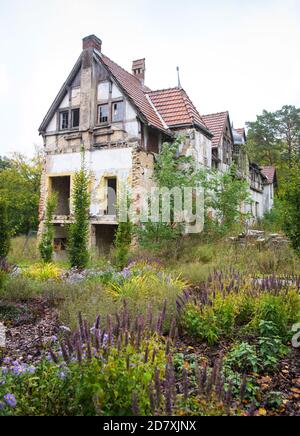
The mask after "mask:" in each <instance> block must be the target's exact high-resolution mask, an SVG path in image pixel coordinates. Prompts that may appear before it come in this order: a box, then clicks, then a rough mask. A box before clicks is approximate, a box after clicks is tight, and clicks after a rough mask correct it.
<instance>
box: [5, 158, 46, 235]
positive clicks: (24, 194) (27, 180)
mask: <svg viewBox="0 0 300 436" xmlns="http://www.w3.org/2000/svg"><path fill="white" fill-rule="evenodd" d="M41 172H42V157H41V155H39V154H37V156H36V157H35V158H34V159H31V160H26V158H25V157H24V156H22V155H18V154H15V155H14V156H13V158H12V159H10V160H9V163H8V164H7V165H4V166H2V168H0V196H1V198H3V200H5V201H6V203H7V208H8V219H9V228H10V229H11V233H12V234H17V235H18V234H27V233H28V231H29V230H36V229H37V227H38V205H39V198H40V180H41Z"/></svg>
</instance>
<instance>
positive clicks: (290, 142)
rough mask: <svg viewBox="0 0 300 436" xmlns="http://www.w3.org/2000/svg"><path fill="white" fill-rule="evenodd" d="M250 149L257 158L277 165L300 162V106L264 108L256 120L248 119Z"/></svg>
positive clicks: (267, 163) (254, 158)
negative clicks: (272, 110) (276, 109)
mask: <svg viewBox="0 0 300 436" xmlns="http://www.w3.org/2000/svg"><path fill="white" fill-rule="evenodd" d="M247 126H248V128H249V131H248V149H249V154H250V157H251V159H252V160H253V161H255V162H257V163H259V164H262V165H271V166H272V165H276V164H280V165H281V163H282V161H283V162H284V161H285V162H288V164H289V166H291V165H292V162H293V160H294V159H296V160H297V161H298V162H299V161H300V109H298V108H296V107H295V106H288V105H286V106H283V107H282V108H281V109H280V110H278V111H276V112H267V111H263V114H262V115H259V116H258V117H257V120H256V121H255V122H248V123H247Z"/></svg>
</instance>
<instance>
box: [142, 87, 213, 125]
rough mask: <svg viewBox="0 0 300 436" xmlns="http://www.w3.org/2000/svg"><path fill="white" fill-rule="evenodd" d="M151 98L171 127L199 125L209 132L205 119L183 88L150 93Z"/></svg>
mask: <svg viewBox="0 0 300 436" xmlns="http://www.w3.org/2000/svg"><path fill="white" fill-rule="evenodd" d="M149 97H150V99H151V101H152V103H153V104H154V106H155V107H156V109H157V110H158V112H159V113H160V115H161V116H162V118H163V120H164V122H165V123H166V124H167V125H168V126H169V127H173V128H174V127H176V126H179V125H185V124H187V125H194V124H197V125H199V126H200V127H201V128H203V129H205V130H208V128H207V126H206V124H205V122H204V120H203V118H202V117H201V115H200V114H199V112H198V111H197V109H196V107H195V106H194V104H193V103H192V101H191V100H190V98H189V97H188V95H187V93H186V92H185V91H184V90H183V89H182V88H170V89H162V90H158V91H153V92H149Z"/></svg>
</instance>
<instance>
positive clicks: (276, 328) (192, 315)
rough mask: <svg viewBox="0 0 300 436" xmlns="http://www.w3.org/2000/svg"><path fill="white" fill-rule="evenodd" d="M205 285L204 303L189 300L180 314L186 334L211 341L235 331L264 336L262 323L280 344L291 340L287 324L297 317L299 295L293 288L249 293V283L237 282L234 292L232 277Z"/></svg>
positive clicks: (289, 325) (231, 335)
mask: <svg viewBox="0 0 300 436" xmlns="http://www.w3.org/2000/svg"><path fill="white" fill-rule="evenodd" d="M208 286H209V291H208V301H207V303H206V304H202V303H198V302H197V301H196V302H189V303H188V304H186V306H185V307H184V310H183V312H182V313H181V323H182V326H183V328H184V330H185V331H186V332H187V333H188V334H189V335H191V336H193V337H197V338H199V339H201V340H203V341H206V342H208V343H209V344H214V343H216V342H218V341H219V340H220V339H221V338H224V337H226V338H232V337H234V335H236V334H242V335H245V334H249V333H251V334H252V335H253V336H254V337H256V338H258V337H264V336H266V332H265V331H263V330H262V328H263V326H264V325H271V326H272V335H271V336H272V337H273V338H277V337H278V338H279V339H280V340H281V342H284V343H286V342H287V341H289V340H290V339H291V327H292V326H293V324H295V323H297V322H298V321H299V319H300V297H299V294H298V292H297V290H296V289H293V287H291V288H290V289H284V288H283V289H282V290H281V291H279V292H272V291H268V292H262V291H261V292H259V291H258V292H253V290H252V286H251V283H250V282H248V283H247V282H245V283H243V284H242V283H239V284H238V285H237V286H239V288H238V292H237V290H236V288H235V283H234V280H232V281H231V282H228V283H226V282H224V283H222V284H220V283H218V282H216V283H214V282H212V283H209V284H208ZM226 288H227V292H224V289H226ZM222 289H223V290H222ZM230 289H231V290H230ZM268 323H269V324H268ZM269 336H270V335H269Z"/></svg>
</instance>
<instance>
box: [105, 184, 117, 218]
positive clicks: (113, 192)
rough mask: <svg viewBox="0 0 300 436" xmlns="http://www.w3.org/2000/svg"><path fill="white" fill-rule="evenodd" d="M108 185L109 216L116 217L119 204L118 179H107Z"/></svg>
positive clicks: (107, 212)
mask: <svg viewBox="0 0 300 436" xmlns="http://www.w3.org/2000/svg"><path fill="white" fill-rule="evenodd" d="M106 183H107V211H106V214H107V215H116V213H117V212H116V203H117V179H116V178H115V177H111V178H108V179H106Z"/></svg>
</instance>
